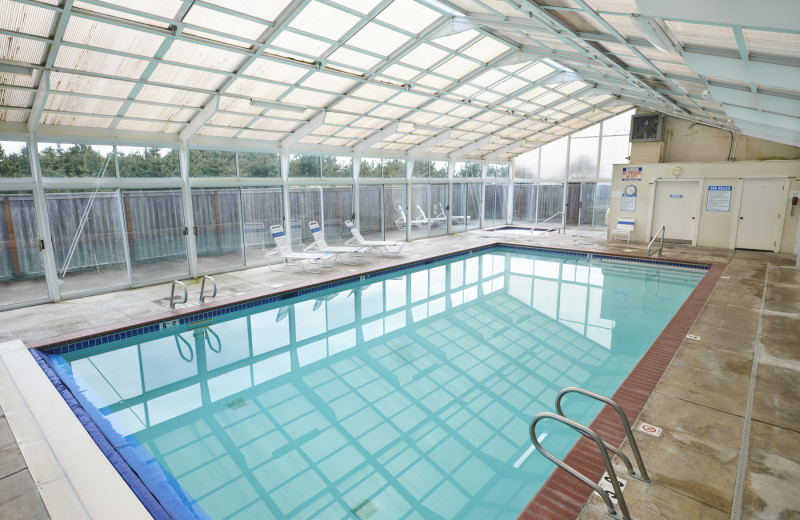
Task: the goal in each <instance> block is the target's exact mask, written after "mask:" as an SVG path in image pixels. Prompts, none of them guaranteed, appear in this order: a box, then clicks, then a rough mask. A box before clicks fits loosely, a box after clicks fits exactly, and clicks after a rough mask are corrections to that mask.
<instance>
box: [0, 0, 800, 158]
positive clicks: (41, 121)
mask: <svg viewBox="0 0 800 520" xmlns="http://www.w3.org/2000/svg"><path fill="white" fill-rule="evenodd" d="M515 5H516V4H515V3H514V2H507V1H504V0H437V1H435V0H274V1H270V2H261V1H258V0H202V1H199V0H198V1H196V2H182V1H179V0H142V1H140V2H136V3H133V4H132V3H130V2H126V1H123V0H103V1H99V0H81V1H77V2H75V3H74V4H73V3H65V2H64V0H48V1H43V0H24V1H23V0H0V30H2V31H3V38H2V39H0V97H1V98H2V100H3V103H2V106H0V132H3V133H8V132H17V133H25V132H26V131H27V128H28V126H34V127H36V128H37V131H39V132H41V133H45V134H46V133H47V132H52V133H54V134H61V135H63V134H65V133H66V134H76V135H80V133H81V132H82V131H83V130H82V128H86V129H87V130H86V133H87V134H91V133H92V132H94V134H96V130H94V129H96V128H106V129H109V131H110V132H120V131H124V132H127V133H125V134H124V135H125V136H128V137H129V138H130V139H134V140H135V139H136V138H139V137H140V138H141V140H143V141H145V140H147V139H148V134H153V133H159V134H167V136H166V137H165V136H161V137H160V139H161V140H164V139H166V140H169V139H170V137H169V136H172V137H171V138H172V139H174V140H176V141H177V140H178V138H179V134H180V135H181V137H188V138H189V139H191V138H192V136H193V135H201V136H204V137H203V139H213V138H214V137H220V138H230V137H235V138H237V139H243V140H248V142H246V143H244V144H246V145H247V147H249V148H251V149H252V148H254V147H256V148H258V147H259V146H260V147H262V148H264V149H270V150H275V149H280V148H281V147H282V146H281V143H282V142H283V141H284V139H286V138H287V137H289V136H290V135H291V134H292V133H293V132H301V133H302V135H303V136H305V137H304V138H303V139H301V140H299V143H296V144H294V148H298V147H299V148H302V147H306V148H308V149H310V150H311V151H313V150H315V149H316V148H315V147H320V146H322V147H328V148H327V149H328V150H330V149H336V150H340V151H341V153H350V154H352V153H353V147H354V146H356V145H358V144H359V143H361V142H363V141H368V144H369V145H370V148H373V149H375V150H379V149H389V150H395V151H397V150H399V151H408V150H412V152H411V153H413V154H417V155H423V154H428V155H430V156H432V157H435V156H436V155H437V154H448V155H452V156H454V157H459V154H460V152H459V150H460V149H462V148H463V149H464V150H465V153H464V156H467V155H468V156H469V157H471V158H481V157H483V156H485V155H487V154H489V153H490V152H492V151H493V150H501V149H502V151H503V155H501V156H499V157H497V154H493V155H492V159H493V160H497V159H499V160H507V159H511V158H513V157H514V156H516V155H518V154H520V153H524V152H525V151H527V150H529V149H531V148H534V147H537V146H539V145H541V144H542V143H544V142H548V141H552V140H553V139H555V138H556V137H557V136H560V135H564V134H565V133H570V132H572V131H574V130H575V129H580V128H585V127H586V126H587V125H589V124H591V123H593V122H596V121H600V120H603V119H605V118H608V117H612V116H613V115H614V114H616V113H619V112H620V110H623V109H627V108H629V107H631V106H634V107H639V108H642V109H645V110H652V111H658V112H662V113H665V114H669V115H673V116H677V117H682V118H685V119H690V120H692V121H695V122H699V123H703V124H709V125H713V126H717V127H721V128H725V129H728V130H732V131H742V132H744V133H747V132H748V131H749V130H748V129H750V128H753V127H757V128H758V132H759V137H762V138H767V139H773V140H776V141H778V142H783V143H787V144H794V145H795V146H797V145H800V137H798V132H797V130H796V128H800V108H798V107H799V106H800V103H799V101H800V86H798V84H797V83H796V82H791V81H789V80H787V79H786V78H787V75H786V74H785V72H786V71H787V70H797V67H800V25H797V24H795V25H797V26H796V27H794V29H791V28H787V23H786V20H791V19H794V20H798V19H800V4H798V6H797V7H791V8H788V9H789V10H790V11H792V12H779V13H775V15H774V16H775V24H774V26H775V28H771V27H770V26H769V24H766V25H765V22H764V18H763V17H761V18H760V19H759V21H758V25H757V26H756V25H750V20H749V19H750V18H751V16H749V13H748V10H747V8H746V7H744V6H743V4H741V3H738V2H737V3H734V4H733V5H732V6H731V7H730V10H729V12H726V13H725V17H724V18H723V17H722V16H720V17H719V19H710V18H713V16H712V15H709V14H708V13H704V14H702V15H695V14H694V13H693V12H692V11H691V10H689V9H686V8H685V7H681V6H682V5H686V4H685V3H677V4H669V3H664V4H658V5H656V3H655V2H650V1H647V2H645V1H638V2H637V0H583V1H575V0H535V1H534V0H531V1H529V2H526V3H525V6H524V7H519V8H516V7H515ZM53 6H56V8H54V7H53ZM651 11H652V12H651ZM790 26H791V24H789V27H790ZM4 63H6V69H5V70H4V69H3V68H2V67H3V64H4ZM20 67H22V70H26V69H25V67H29V68H30V69H32V71H31V72H29V73H20V72H19V70H20ZM786 67H791V69H786ZM44 72H46V73H44ZM42 82H45V85H42ZM42 86H44V87H45V88H40V87H42ZM743 94H745V95H743ZM264 103H266V104H267V105H264ZM269 103H273V104H274V103H278V104H284V105H286V106H285V107H284V108H283V109H280V108H279V107H276V106H271V105H269ZM762 106H764V107H766V106H769V107H771V111H770V112H771V113H772V112H775V110H776V107H778V111H779V113H781V115H783V116H785V117H788V118H792V119H789V120H788V121H789V122H790V124H788V125H787V124H786V121H787V120H783V122H782V124H781V126H780V127H772V126H770V125H769V124H768V123H765V122H764V121H760V120H758V119H759V118H758V114H759V113H760V111H761V110H762V108H761V107H762ZM206 107H208V108H206ZM204 108H206V109H205V110H204ZM742 108H747V109H749V110H741V109H742ZM212 109H213V110H212ZM728 111H730V112H731V113H732V114H736V115H737V117H740V116H741V114H751V116H750V117H752V118H753V119H754V120H746V121H745V120H740V119H737V118H731V117H729V116H728V114H727V112H728ZM323 112H325V117H324V121H325V123H324V124H322V125H321V126H320V125H318V123H319V121H321V120H322V119H320V118H317V117H316V116H318V115H319V114H321V113H323ZM315 118H316V119H315ZM765 120H767V121H769V120H771V119H770V118H769V117H766V118H765ZM398 121H399V122H401V123H403V125H402V128H403V130H402V131H398V132H397V133H395V134H393V135H388V136H386V135H384V134H382V135H381V137H383V139H382V140H380V141H376V139H375V138H373V137H376V134H377V133H378V132H380V131H381V130H382V129H384V128H386V127H387V126H389V125H391V124H393V123H395V122H398ZM792 121H796V122H797V125H795V130H794V131H793V130H791V127H792V124H791V122H792ZM59 126H68V127H69V128H60V129H59V128H54V127H59ZM187 131H188V132H189V135H188V136H187ZM445 131H452V132H453V133H452V134H451V136H450V139H448V140H445V141H442V139H441V138H440V137H438V135H439V134H441V133H442V132H445ZM140 134H141V135H140ZM115 135H116V134H115ZM119 135H123V134H119ZM487 137H489V139H486V138H487ZM150 138H151V139H152V136H150ZM294 141H296V140H295V139H292V142H294ZM477 141H480V142H481V143H489V144H485V145H484V146H482V147H478V148H475V146H473V143H475V142H477ZM228 142H229V141H228ZM426 143H430V145H427V144H426Z"/></svg>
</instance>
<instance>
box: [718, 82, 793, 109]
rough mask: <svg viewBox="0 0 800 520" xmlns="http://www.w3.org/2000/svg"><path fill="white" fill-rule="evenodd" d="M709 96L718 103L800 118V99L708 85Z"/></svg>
mask: <svg viewBox="0 0 800 520" xmlns="http://www.w3.org/2000/svg"><path fill="white" fill-rule="evenodd" d="M708 91H709V92H710V93H711V96H712V97H713V98H714V99H715V100H716V101H719V102H720V103H727V104H729V105H738V106H741V107H746V108H752V109H756V110H768V111H770V112H775V113H778V114H790V115H795V116H800V99H791V98H785V97H778V96H770V95H768V94H754V93H752V92H745V91H742V90H735V89H731V88H725V87H717V86H714V85H709V87H708Z"/></svg>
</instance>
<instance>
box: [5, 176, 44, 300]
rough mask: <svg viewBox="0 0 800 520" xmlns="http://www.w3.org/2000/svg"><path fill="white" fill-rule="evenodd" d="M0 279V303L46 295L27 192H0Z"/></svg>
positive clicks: (32, 211) (42, 297) (29, 197)
mask: <svg viewBox="0 0 800 520" xmlns="http://www.w3.org/2000/svg"><path fill="white" fill-rule="evenodd" d="M12 237H13V239H12ZM0 280H2V285H0V306H3V305H9V304H12V303H21V302H25V301H33V300H39V299H44V298H47V296H48V295H47V284H46V283H45V279H44V262H43V261H42V253H41V252H40V251H39V228H38V226H37V222H36V209H35V206H34V203H33V193H31V192H13V191H12V192H9V191H3V192H0Z"/></svg>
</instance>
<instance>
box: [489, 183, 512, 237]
mask: <svg viewBox="0 0 800 520" xmlns="http://www.w3.org/2000/svg"><path fill="white" fill-rule="evenodd" d="M507 200H508V185H507V184H496V183H488V182H487V183H486V205H485V207H484V216H483V225H484V226H486V227H494V226H502V225H505V223H506V201H507Z"/></svg>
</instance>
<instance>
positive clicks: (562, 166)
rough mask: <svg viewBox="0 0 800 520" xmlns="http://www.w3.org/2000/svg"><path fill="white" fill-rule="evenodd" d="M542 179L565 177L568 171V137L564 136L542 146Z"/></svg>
mask: <svg viewBox="0 0 800 520" xmlns="http://www.w3.org/2000/svg"><path fill="white" fill-rule="evenodd" d="M541 150H542V152H541V153H542V171H541V173H540V176H541V178H542V179H563V178H564V177H566V173H567V138H566V137H562V138H561V139H558V140H556V141H553V142H552V143H547V144H546V145H544V146H542V147H541Z"/></svg>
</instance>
